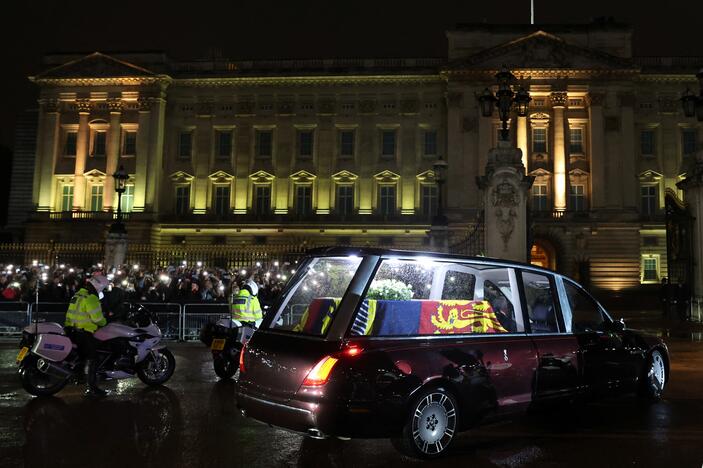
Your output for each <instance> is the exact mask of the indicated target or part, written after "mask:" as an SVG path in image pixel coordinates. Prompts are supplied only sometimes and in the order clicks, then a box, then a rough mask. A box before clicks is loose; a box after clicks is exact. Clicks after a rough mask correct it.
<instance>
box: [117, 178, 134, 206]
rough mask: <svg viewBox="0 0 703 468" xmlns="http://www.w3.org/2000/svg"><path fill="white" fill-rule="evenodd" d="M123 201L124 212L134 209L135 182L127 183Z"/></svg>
mask: <svg viewBox="0 0 703 468" xmlns="http://www.w3.org/2000/svg"><path fill="white" fill-rule="evenodd" d="M121 203H122V205H121V206H120V209H121V210H122V211H123V212H125V213H131V212H132V210H134V184H127V185H125V187H124V193H123V194H122V201H121Z"/></svg>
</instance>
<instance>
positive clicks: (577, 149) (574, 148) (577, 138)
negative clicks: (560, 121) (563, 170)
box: [569, 127, 583, 154]
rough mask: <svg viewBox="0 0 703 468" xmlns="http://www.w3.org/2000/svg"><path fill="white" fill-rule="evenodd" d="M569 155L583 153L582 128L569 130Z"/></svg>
mask: <svg viewBox="0 0 703 468" xmlns="http://www.w3.org/2000/svg"><path fill="white" fill-rule="evenodd" d="M569 153H571V154H581V153H583V129H582V128H581V127H571V128H569Z"/></svg>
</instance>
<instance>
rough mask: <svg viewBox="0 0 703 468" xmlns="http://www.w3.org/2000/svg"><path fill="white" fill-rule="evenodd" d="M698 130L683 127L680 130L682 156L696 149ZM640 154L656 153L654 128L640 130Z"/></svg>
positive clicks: (652, 154)
mask: <svg viewBox="0 0 703 468" xmlns="http://www.w3.org/2000/svg"><path fill="white" fill-rule="evenodd" d="M697 140H698V130H696V129H694V128H684V129H682V130H681V153H682V154H683V155H684V156H687V155H691V154H694V153H695V152H696V151H697V150H698V141H697ZM640 154H641V155H642V156H650V157H651V156H654V155H656V154H657V141H656V130H655V129H647V130H642V131H641V132H640Z"/></svg>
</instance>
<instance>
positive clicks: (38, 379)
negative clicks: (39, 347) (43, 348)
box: [20, 359, 68, 396]
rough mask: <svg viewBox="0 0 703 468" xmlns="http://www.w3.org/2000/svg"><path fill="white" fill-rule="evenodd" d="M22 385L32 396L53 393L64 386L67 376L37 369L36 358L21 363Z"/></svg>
mask: <svg viewBox="0 0 703 468" xmlns="http://www.w3.org/2000/svg"><path fill="white" fill-rule="evenodd" d="M20 381H21V382H22V387H23V388H24V389H25V390H26V391H27V392H28V393H30V394H32V395H34V396H49V395H54V394H56V393H58V392H60V391H61V390H63V388H64V387H65V386H66V384H67V383H68V378H62V377H54V376H52V375H48V374H45V373H44V372H42V371H40V370H39V369H37V361H36V359H31V360H28V361H27V362H25V363H23V365H22V368H21V369H20Z"/></svg>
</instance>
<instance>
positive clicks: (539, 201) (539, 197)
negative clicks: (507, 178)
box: [531, 184, 659, 216]
mask: <svg viewBox="0 0 703 468" xmlns="http://www.w3.org/2000/svg"><path fill="white" fill-rule="evenodd" d="M531 198H532V209H533V210H535V211H548V210H550V209H551V207H550V205H549V187H548V186H547V184H534V185H532V193H531ZM569 209H570V210H571V211H586V210H587V209H588V206H587V204H586V186H585V185H582V184H572V185H570V186H569ZM658 209H659V190H658V188H657V186H656V185H643V186H641V187H640V213H641V214H643V215H647V216H652V215H655V214H656V213H657V211H658Z"/></svg>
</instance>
